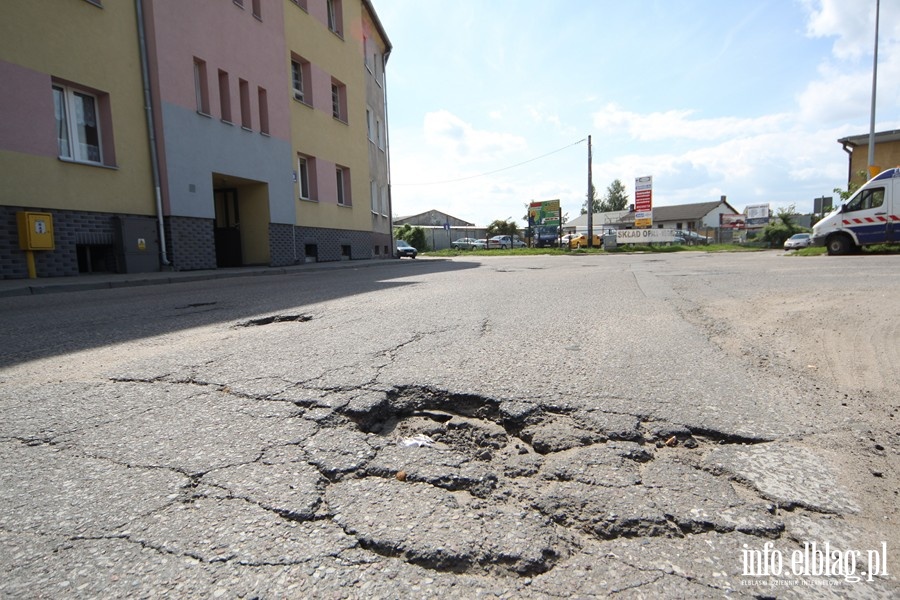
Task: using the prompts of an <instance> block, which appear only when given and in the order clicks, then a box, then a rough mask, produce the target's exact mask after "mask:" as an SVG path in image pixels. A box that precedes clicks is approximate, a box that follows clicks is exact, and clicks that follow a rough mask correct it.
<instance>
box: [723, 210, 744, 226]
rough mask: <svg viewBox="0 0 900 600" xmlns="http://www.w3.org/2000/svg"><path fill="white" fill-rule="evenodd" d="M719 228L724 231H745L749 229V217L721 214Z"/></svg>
mask: <svg viewBox="0 0 900 600" xmlns="http://www.w3.org/2000/svg"><path fill="white" fill-rule="evenodd" d="M719 226H720V227H722V228H724V229H744V228H745V227H747V217H746V215H738V214H730V215H726V214H720V215H719Z"/></svg>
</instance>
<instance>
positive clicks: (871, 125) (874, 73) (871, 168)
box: [868, 0, 881, 179]
mask: <svg viewBox="0 0 900 600" xmlns="http://www.w3.org/2000/svg"><path fill="white" fill-rule="evenodd" d="M880 13H881V0H875V60H874V62H873V64H872V110H871V112H870V118H869V164H868V167H869V168H868V171H869V177H868V178H869V179H871V178H873V177H875V176H876V175H878V173H877V172H876V171H878V170H879V169H878V167H876V166H875V89H876V82H877V81H878V19H879V16H880Z"/></svg>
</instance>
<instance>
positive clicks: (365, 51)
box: [363, 36, 372, 73]
mask: <svg viewBox="0 0 900 600" xmlns="http://www.w3.org/2000/svg"><path fill="white" fill-rule="evenodd" d="M363 62H364V63H365V65H366V68H367V69H368V70H369V72H370V73H371V72H372V65H370V64H369V38H367V37H366V36H363Z"/></svg>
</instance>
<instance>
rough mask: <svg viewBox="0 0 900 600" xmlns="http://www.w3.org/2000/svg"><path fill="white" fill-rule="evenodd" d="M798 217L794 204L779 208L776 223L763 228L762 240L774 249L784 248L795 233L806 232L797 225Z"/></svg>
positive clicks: (776, 213)
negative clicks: (785, 242) (785, 243)
mask: <svg viewBox="0 0 900 600" xmlns="http://www.w3.org/2000/svg"><path fill="white" fill-rule="evenodd" d="M797 216H798V214H797V210H796V209H795V208H794V205H793V204H791V205H790V206H788V207H783V208H779V209H778V210H777V211H775V222H774V223H769V224H768V225H766V226H765V227H763V230H762V238H763V239H764V240H766V241H767V242H769V246H770V247H772V248H778V247H780V246H783V245H784V241H785V240H786V239H788V238H789V237H791V236H792V235H794V234H795V233H798V232H800V231H805V228H803V227H800V226H798V225H797V224H796V220H797Z"/></svg>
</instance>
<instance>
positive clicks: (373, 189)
mask: <svg viewBox="0 0 900 600" xmlns="http://www.w3.org/2000/svg"><path fill="white" fill-rule="evenodd" d="M369 196H370V197H371V204H372V214H373V215H377V214H378V202H379V200H380V199H379V196H378V182H377V181H375V180H374V179H371V180H369Z"/></svg>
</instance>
